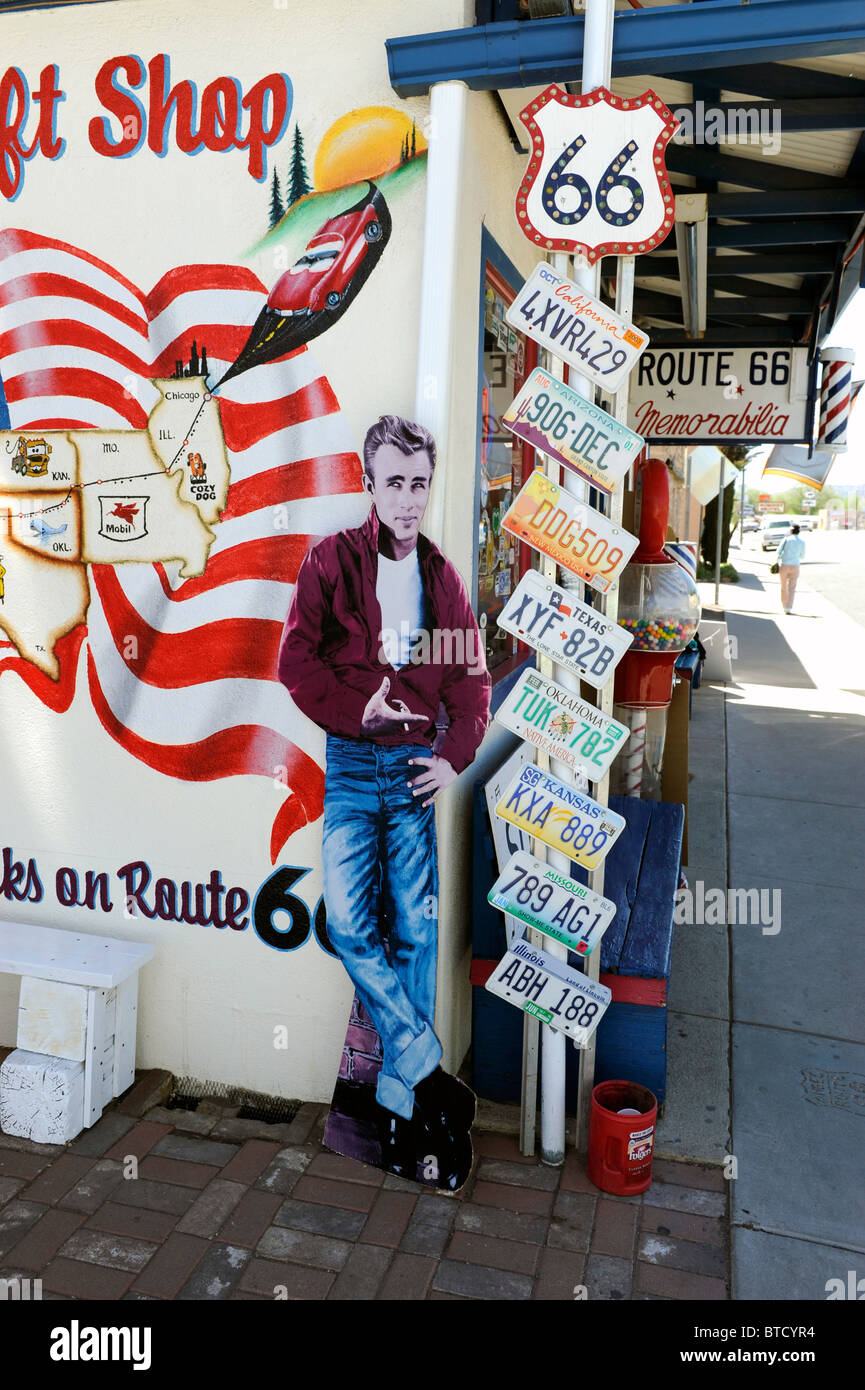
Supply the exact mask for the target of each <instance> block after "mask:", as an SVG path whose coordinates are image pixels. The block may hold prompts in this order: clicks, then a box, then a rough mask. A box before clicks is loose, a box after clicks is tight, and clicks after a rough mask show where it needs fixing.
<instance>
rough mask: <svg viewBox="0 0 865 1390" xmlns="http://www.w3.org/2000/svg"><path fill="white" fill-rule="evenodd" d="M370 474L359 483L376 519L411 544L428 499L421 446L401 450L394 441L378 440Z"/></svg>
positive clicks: (428, 471) (428, 468)
mask: <svg viewBox="0 0 865 1390" xmlns="http://www.w3.org/2000/svg"><path fill="white" fill-rule="evenodd" d="M371 466H372V473H373V476H372V477H370V476H369V474H367V473H364V477H363V485H364V488H365V489H366V491H367V492H368V493H369V495H370V497H371V498H372V501H373V506H374V507H375V509H376V512H377V513H378V519H379V521H380V522H381V523H382V524H383V525H384V526H386V527H387V528H388V530H389V531H392V532H393V535H394V537H395V539H396V540H397V541H399V542H401V543H402V544H404V545H414V544H415V543H416V541H417V535H418V531H419V529H420V524H421V522H422V521H423V515H424V512H425V511H426V506H427V502H428V501H429V493H430V484H431V482H432V474H433V470H432V464H431V463H430V457H429V454H428V453H427V452H426V450H422V451H421V452H420V453H416V454H404V453H403V451H402V449H399V448H397V446H396V444H380V445H379V447H378V448H377V449H376V451H375V454H374V455H373V457H372V460H371Z"/></svg>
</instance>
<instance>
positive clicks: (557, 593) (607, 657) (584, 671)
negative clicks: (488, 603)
mask: <svg viewBox="0 0 865 1390" xmlns="http://www.w3.org/2000/svg"><path fill="white" fill-rule="evenodd" d="M496 621H497V622H498V625H499V627H502V628H504V630H505V631H506V632H511V633H513V635H514V636H515V637H520V638H522V640H523V641H524V642H527V643H528V645H529V646H530V647H534V649H535V651H537V652H540V653H541V655H542V656H548V657H550V658H551V659H552V660H553V661H555V662H556V663H557V664H558V665H559V666H565V667H566V668H567V669H568V670H569V671H573V672H574V674H575V675H577V676H581V677H582V679H583V680H584V681H586V682H587V683H588V684H589V685H592V686H594V688H595V690H603V688H604V686H605V685H606V684H607V681H608V680H609V679H610V676H611V675H612V674H613V672H614V671H615V669H616V666H617V665H618V663H619V662H620V661H621V659H622V657H623V656H624V655H625V652H626V651H627V650H628V648H629V646H630V645H631V643H632V642H633V640H634V639H633V636H632V635H631V633H630V632H626V631H625V629H624V628H623V627H619V625H618V623H611V622H610V620H609V618H605V617H604V615H603V614H602V613H598V612H597V611H596V610H595V609H594V608H589V606H588V604H586V603H581V602H580V600H579V599H577V598H574V596H573V594H572V593H570V592H568V591H566V590H564V589H558V588H556V586H555V584H553V582H552V580H551V579H545V578H544V576H543V575H542V574H539V573H538V571H537V570H526V573H525V574H524V575H523V577H522V579H521V580H520V582H519V584H518V585H517V587H516V588H515V589H514V592H513V593H512V594H511V596H510V598H509V599H508V601H507V603H506V604H505V606H504V608H503V609H502V611H501V613H500V614H499V616H498V618H497V620H496Z"/></svg>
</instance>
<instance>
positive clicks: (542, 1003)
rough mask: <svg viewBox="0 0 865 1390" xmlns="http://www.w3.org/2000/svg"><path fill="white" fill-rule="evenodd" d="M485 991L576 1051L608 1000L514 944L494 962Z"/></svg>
mask: <svg viewBox="0 0 865 1390" xmlns="http://www.w3.org/2000/svg"><path fill="white" fill-rule="evenodd" d="M486 988H487V989H488V990H489V991H490V992H491V993H492V994H497V995H498V996H499V998H500V999H506V1000H507V1001H508V1003H509V1004H515V1005H516V1007H517V1008H518V1009H522V1010H523V1012H524V1013H527V1014H531V1015H532V1016H533V1017H534V1018H539V1019H540V1020H541V1022H542V1023H546V1024H548V1025H549V1026H550V1028H555V1029H557V1030H558V1031H559V1032H560V1033H567V1034H568V1036H569V1037H571V1038H573V1039H574V1042H575V1043H576V1044H577V1045H578V1046H579V1047H584V1046H585V1044H586V1043H587V1042H588V1040H589V1038H590V1037H591V1036H592V1034H593V1033H594V1031H595V1029H596V1028H597V1026H598V1024H599V1023H600V1021H601V1019H602V1018H603V1016H604V1013H605V1012H606V1009H607V1006H608V1005H609V1002H610V1000H611V999H612V997H613V996H612V993H611V991H610V990H609V989H608V988H607V986H606V985H600V984H596V983H595V981H594V980H590V979H589V978H588V976H586V975H581V974H580V972H579V970H574V969H572V968H571V966H569V965H566V964H565V962H564V961H562V960H557V959H556V958H555V957H554V956H548V955H547V953H546V951H541V950H540V949H539V948H538V947H537V946H530V945H529V943H528V942H527V941H523V940H521V941H515V942H514V944H513V946H512V947H511V949H510V950H509V951H508V953H507V955H506V956H505V957H504V958H503V959H502V960H500V961H499V963H498V965H497V966H496V968H495V970H494V971H493V973H492V975H490V977H489V979H488V980H487V983H486Z"/></svg>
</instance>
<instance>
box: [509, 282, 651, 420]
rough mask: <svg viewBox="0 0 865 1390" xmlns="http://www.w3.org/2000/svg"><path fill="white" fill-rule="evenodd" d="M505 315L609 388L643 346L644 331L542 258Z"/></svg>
mask: <svg viewBox="0 0 865 1390" xmlns="http://www.w3.org/2000/svg"><path fill="white" fill-rule="evenodd" d="M505 318H506V319H507V321H508V323H509V324H510V325H511V327H512V328H515V329H516V330H517V332H518V333H527V334H528V336H529V337H530V338H534V340H535V342H536V343H540V345H541V347H545V348H548V349H549V351H550V352H551V353H553V355H554V356H555V357H560V358H561V359H562V361H563V362H567V363H568V365H569V366H571V367H573V368H574V370H575V371H577V372H579V373H580V376H585V377H588V379H589V381H593V382H594V383H595V385H596V386H601V387H603V389H604V391H606V392H608V393H610V394H612V393H613V392H615V391H617V390H618V389H619V387H620V386H621V384H622V382H623V381H624V380H625V378H626V377H627V376H628V375H629V374H630V372H631V369H632V368H633V367H634V366H635V364H636V361H637V358H638V357H639V355H640V353H641V352H642V351H643V349H644V348H645V347H646V346H647V344H648V341H649V335H648V334H647V333H643V332H642V331H641V330H640V329H639V328H635V327H634V325H633V324H632V323H628V321H627V320H626V319H623V318H620V317H619V315H618V314H616V313H614V312H613V310H612V309H608V308H607V306H606V304H603V303H602V302H601V301H600V299H593V298H592V296H591V295H590V294H586V291H585V290H582V289H580V287H579V285H575V284H574V283H573V281H572V280H568V279H566V278H565V276H564V275H559V274H558V273H557V272H556V271H555V270H553V268H552V266H551V265H548V264H547V263H546V261H541V262H540V263H539V264H538V265H536V266H535V268H534V270H533V271H532V273H531V275H530V276H529V278H528V280H527V281H526V283H525V284H524V285H523V287H522V289H521V290H520V291H519V293H518V294H517V296H516V298H515V299H514V300H513V302H512V303H511V305H510V307H509V308H508V311H507V313H506V314H505Z"/></svg>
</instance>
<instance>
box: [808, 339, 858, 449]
mask: <svg viewBox="0 0 865 1390" xmlns="http://www.w3.org/2000/svg"><path fill="white" fill-rule="evenodd" d="M855 360H856V354H855V352H854V351H853V349H852V348H824V349H823V351H822V352H821V353H820V361H821V362H822V363H823V380H822V383H821V385H820V430H819V434H818V437H817V447H818V449H829V450H832V451H833V452H835V453H842V452H844V451H845V450H846V448H847V421H848V419H849V418H850V399H851V393H850V386H851V382H852V378H853V363H854V361H855Z"/></svg>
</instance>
